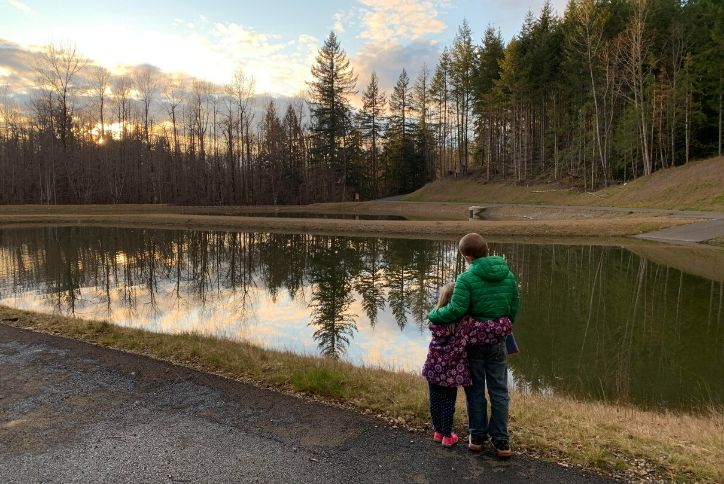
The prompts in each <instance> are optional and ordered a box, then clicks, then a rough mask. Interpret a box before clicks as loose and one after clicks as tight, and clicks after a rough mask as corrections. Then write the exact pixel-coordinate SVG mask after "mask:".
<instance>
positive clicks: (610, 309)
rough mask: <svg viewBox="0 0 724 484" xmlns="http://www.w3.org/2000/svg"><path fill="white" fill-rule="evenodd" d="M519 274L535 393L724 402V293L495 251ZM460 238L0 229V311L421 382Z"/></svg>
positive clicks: (636, 267) (594, 255) (552, 251)
mask: <svg viewBox="0 0 724 484" xmlns="http://www.w3.org/2000/svg"><path fill="white" fill-rule="evenodd" d="M491 248H492V250H493V252H495V253H496V254H500V255H504V256H505V257H507V258H508V260H509V262H510V265H511V267H512V269H513V271H514V272H515V273H516V274H517V275H518V280H519V284H520V290H521V299H522V308H521V312H520V314H519V317H518V320H517V321H516V323H515V326H514V331H515V335H516V339H517V340H518V343H519V346H520V347H521V353H520V354H518V355H515V356H512V357H511V358H510V366H511V375H512V381H513V382H514V384H515V385H516V386H517V387H518V388H520V389H522V390H524V391H535V392H546V393H551V392H552V393H563V394H570V395H574V396H577V397H580V398H587V399H599V400H609V401H624V402H631V403H635V404H638V405H640V406H643V407H664V408H689V409H696V408H701V407H704V406H707V405H711V404H714V405H721V404H722V402H723V396H724V369H723V366H724V365H722V363H723V358H722V356H724V331H723V329H722V319H724V318H723V317H722V312H723V308H722V304H723V300H724V287H723V286H724V285H723V284H722V283H721V282H715V281H712V280H707V279H703V278H700V277H697V276H694V275H690V274H687V273H685V272H681V271H679V270H676V269H673V268H669V267H666V266H661V265H657V264H655V263H653V262H650V261H648V260H646V259H644V258H641V257H639V256H638V255H636V254H634V253H632V252H630V251H628V250H626V249H623V248H616V247H595V246H569V245H531V244H510V243H493V244H491ZM464 269H465V263H464V261H463V260H461V258H460V257H459V255H458V254H457V244H456V243H455V242H454V241H440V240H405V239H386V238H363V237H331V236H317V235H309V234H267V233H232V232H211V231H171V230H143V229H122V228H87V227H83V228H79V227H63V228H38V229H13V230H2V231H0V304H4V305H8V306H14V307H18V308H23V309H29V310H35V311H41V312H46V313H52V312H56V313H62V314H72V315H75V316H78V317H86V318H97V319H107V320H109V321H112V322H114V323H116V324H120V325H125V326H132V327H138V328H146V329H149V330H152V331H161V332H167V333H177V332H188V331H196V332H200V333H204V334H211V335H215V336H221V337H225V338H231V339H234V340H245V341H250V342H252V343H255V344H259V345H262V346H264V347H268V348H280V349H290V350H293V351H296V352H300V353H307V354H322V355H326V356H328V357H335V358H342V359H345V360H348V361H351V362H353V363H355V364H367V365H379V366H384V367H390V368H395V369H401V370H411V371H417V370H418V369H419V368H420V366H421V365H422V363H423V361H424V359H425V354H426V350H427V342H428V332H427V329H426V326H427V323H426V321H425V314H426V312H427V311H428V310H429V309H430V308H431V307H432V306H433V305H434V303H435V301H436V298H437V290H438V288H439V287H440V286H441V285H443V284H445V283H447V282H449V281H453V280H454V278H455V275H456V274H458V273H459V272H460V271H462V270H464Z"/></svg>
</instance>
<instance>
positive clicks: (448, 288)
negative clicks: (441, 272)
mask: <svg viewBox="0 0 724 484" xmlns="http://www.w3.org/2000/svg"><path fill="white" fill-rule="evenodd" d="M454 290H455V283H454V282H449V283H447V284H445V285H444V286H442V287H441V288H440V296H439V297H438V299H437V306H436V307H438V308H441V307H443V306H444V305H446V304H447V303H449V302H450V300H451V299H452V295H453V292H454ZM430 324H432V323H430ZM456 326H457V325H456V324H455V323H452V324H448V325H447V331H448V334H451V335H452V334H455V328H456Z"/></svg>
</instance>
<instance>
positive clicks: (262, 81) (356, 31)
mask: <svg viewBox="0 0 724 484" xmlns="http://www.w3.org/2000/svg"><path fill="white" fill-rule="evenodd" d="M544 1H545V0H502V1H494V0H477V1H476V0H335V1H332V0H314V1H311V2H300V1H298V0H272V1H266V2H263V1H262V2H260V1H258V0H254V1H249V0H237V1H232V0H206V1H203V2H197V1H195V2H188V1H186V2H184V1H171V0H145V1H136V0H128V1H122V2H98V1H87V0H82V1H72V0H68V1H63V2H59V1H57V0H0V86H1V85H10V86H11V87H13V88H15V89H17V85H24V86H25V88H27V87H28V86H29V85H30V84H31V80H30V73H31V71H32V65H28V64H32V63H33V60H32V59H33V57H32V53H33V52H37V51H39V50H40V49H42V48H43V46H45V45H47V44H49V43H53V44H55V45H61V46H74V47H76V48H77V49H78V51H79V52H81V53H82V54H83V55H84V56H85V57H87V58H88V59H89V60H90V61H91V62H92V63H95V64H99V65H103V66H105V67H107V68H109V69H111V71H112V72H114V73H117V74H119V73H122V72H124V71H126V70H128V69H129V67H131V66H139V65H151V66H154V67H156V68H158V69H159V70H161V71H162V72H165V73H169V74H170V73H179V74H183V75H187V76H192V77H196V78H201V79H205V80H209V81H212V82H214V83H217V84H224V83H227V82H229V81H230V80H231V76H232V74H233V72H234V70H235V69H237V67H241V68H242V69H243V70H244V72H245V73H247V74H248V75H250V76H252V77H253V78H254V80H255V85H256V90H257V92H258V93H260V94H269V95H272V96H295V95H299V94H301V93H303V92H304V91H305V90H306V81H307V80H308V79H309V77H310V68H311V66H312V63H313V61H314V56H315V53H316V52H317V50H318V49H319V47H320V46H321V45H322V42H323V41H324V38H325V37H326V36H327V35H328V34H329V32H330V31H331V30H334V31H335V32H336V33H337V35H338V37H339V39H340V41H341V44H342V47H343V48H344V49H345V51H346V52H347V54H348V56H349V57H350V59H351V60H352V65H353V67H354V69H355V71H356V73H357V75H358V76H359V85H358V88H359V89H360V90H361V89H362V88H363V86H364V85H366V83H367V82H368V80H369V76H370V74H371V72H372V71H373V70H375V71H376V72H377V73H378V75H379V76H380V78H381V83H382V85H383V87H386V88H389V87H390V86H391V85H393V84H394V81H395V80H396V78H397V76H398V75H399V73H400V71H401V69H402V68H403V67H405V68H406V69H407V70H408V72H409V73H410V74H411V75H412V76H414V75H415V73H416V72H418V71H419V70H420V68H421V67H422V65H423V64H427V65H428V67H430V68H434V65H435V64H436V62H437V58H438V56H439V54H440V52H441V51H442V48H443V47H444V46H446V45H450V44H451V43H452V40H453V38H454V37H455V34H456V32H457V29H458V27H459V25H460V24H461V23H462V21H463V19H467V21H468V23H469V24H470V26H471V28H472V30H473V36H474V39H475V41H476V42H479V41H480V39H481V37H482V34H483V30H484V29H485V28H486V26H488V25H493V26H494V27H496V28H499V29H500V31H501V33H502V35H503V38H504V39H505V40H506V41H507V40H509V39H510V38H511V37H512V36H513V35H515V34H516V33H517V32H518V31H519V29H520V26H521V24H522V22H523V18H524V17H525V15H526V13H527V11H528V10H532V11H533V12H538V11H539V10H540V8H541V7H542V5H543V3H544ZM565 3H566V0H551V4H552V6H553V8H554V10H556V11H558V12H560V11H561V10H562V9H563V8H564V6H565ZM22 71H25V72H24V73H23V72H22Z"/></svg>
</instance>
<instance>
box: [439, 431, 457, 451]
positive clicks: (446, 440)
mask: <svg viewBox="0 0 724 484" xmlns="http://www.w3.org/2000/svg"><path fill="white" fill-rule="evenodd" d="M457 443H458V434H456V433H455V432H453V433H451V434H450V437H443V438H442V446H443V447H452V446H453V445H455V444H457Z"/></svg>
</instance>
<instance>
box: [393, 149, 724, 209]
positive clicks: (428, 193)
mask: <svg viewBox="0 0 724 484" xmlns="http://www.w3.org/2000/svg"><path fill="white" fill-rule="evenodd" d="M722 187H724V157H718V158H710V159H708V160H701V161H693V162H690V163H689V164H687V165H684V166H679V167H675V168H667V169H665V170H659V171H657V172H655V173H653V174H652V175H650V176H648V177H640V178H638V179H636V180H634V181H632V182H629V183H626V184H621V185H616V186H613V187H609V188H606V189H603V190H599V191H597V192H595V193H581V192H580V191H579V190H578V189H573V188H570V187H566V186H563V185H560V184H538V185H536V184H532V185H526V186H521V185H516V184H512V183H500V182H495V183H484V182H482V181H481V180H478V179H475V178H464V179H457V180H455V179H444V180H438V181H435V182H433V183H430V184H428V185H426V186H424V187H423V188H421V189H420V190H418V191H416V192H414V193H411V194H409V195H406V196H405V197H403V200H407V201H427V202H466V203H484V202H488V203H531V204H551V205H585V206H593V207H607V206H608V207H638V208H642V207H646V208H662V209H670V210H715V211H722V210H724V190H722Z"/></svg>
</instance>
